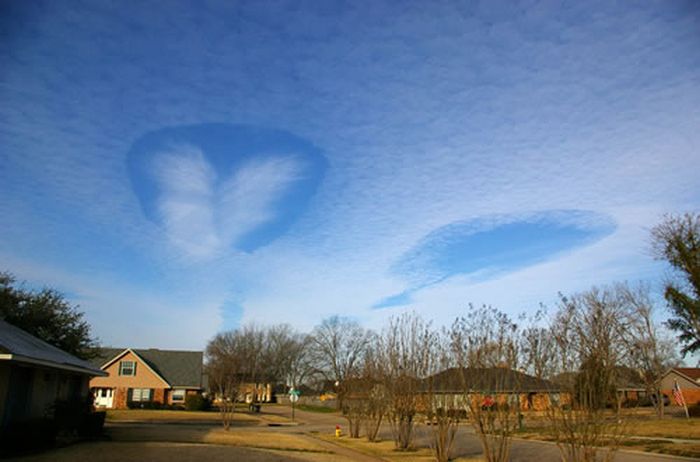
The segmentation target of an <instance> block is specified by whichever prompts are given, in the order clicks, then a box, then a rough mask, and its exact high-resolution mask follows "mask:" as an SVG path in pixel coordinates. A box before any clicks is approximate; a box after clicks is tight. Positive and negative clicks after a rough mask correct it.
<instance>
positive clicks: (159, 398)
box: [90, 348, 206, 409]
mask: <svg viewBox="0 0 700 462" xmlns="http://www.w3.org/2000/svg"><path fill="white" fill-rule="evenodd" d="M202 360H203V354H202V352H201V351H171V350H157V349H147V350H145V349H131V348H126V349H124V348H106V349H103V350H102V352H101V354H100V356H99V357H98V358H96V359H95V360H93V364H94V365H96V366H98V367H99V368H100V369H101V370H103V371H104V372H106V373H107V377H95V378H94V379H93V380H91V381H90V389H91V390H92V392H93V394H94V395H95V406H98V407H105V408H110V409H125V408H127V407H129V405H130V404H131V405H132V406H134V405H136V406H138V405H139V404H144V403H151V402H155V403H159V404H168V405H180V404H182V405H184V403H185V397H186V396H187V395H190V394H199V393H202V392H203V391H204V387H205V386H206V384H205V383H203V380H204V376H203V373H202Z"/></svg>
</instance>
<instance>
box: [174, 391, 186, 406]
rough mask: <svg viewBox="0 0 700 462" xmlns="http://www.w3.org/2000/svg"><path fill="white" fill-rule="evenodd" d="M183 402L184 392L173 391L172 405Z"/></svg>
mask: <svg viewBox="0 0 700 462" xmlns="http://www.w3.org/2000/svg"><path fill="white" fill-rule="evenodd" d="M184 400H185V390H173V403H175V402H181V401H184Z"/></svg>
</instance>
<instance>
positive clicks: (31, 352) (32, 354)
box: [0, 320, 104, 375]
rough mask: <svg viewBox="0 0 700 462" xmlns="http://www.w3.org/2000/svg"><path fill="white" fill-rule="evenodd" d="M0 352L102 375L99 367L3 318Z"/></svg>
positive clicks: (42, 363) (0, 325)
mask: <svg viewBox="0 0 700 462" xmlns="http://www.w3.org/2000/svg"><path fill="white" fill-rule="evenodd" d="M0 354H6V355H12V356H11V358H10V361H18V362H24V363H31V364H38V365H42V366H46V367H53V368H58V369H66V370H72V371H75V372H79V373H82V374H88V375H104V372H103V371H101V370H100V368H99V367H94V366H93V365H92V364H90V363H89V362H87V361H84V360H82V359H80V358H76V357H75V356H73V355H71V354H69V353H66V352H65V351H63V350H61V349H60V348H56V347H55V346H53V345H50V344H48V343H46V342H45V341H43V340H41V339H39V338H37V337H34V336H33V335H31V334H30V333H28V332H25V331H23V330H22V329H20V328H19V327H16V326H13V325H12V324H10V323H8V322H5V321H3V320H0Z"/></svg>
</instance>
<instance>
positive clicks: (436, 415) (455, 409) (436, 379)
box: [424, 330, 464, 462]
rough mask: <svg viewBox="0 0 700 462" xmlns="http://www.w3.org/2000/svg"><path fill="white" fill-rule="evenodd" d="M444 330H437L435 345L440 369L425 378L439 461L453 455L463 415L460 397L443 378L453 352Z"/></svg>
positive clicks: (428, 414) (428, 417)
mask: <svg viewBox="0 0 700 462" xmlns="http://www.w3.org/2000/svg"><path fill="white" fill-rule="evenodd" d="M445 334H446V333H445V332H444V330H443V331H441V332H440V334H437V333H436V334H435V336H434V339H435V343H434V344H433V345H432V347H431V350H432V352H431V354H432V359H431V361H432V362H433V363H434V366H433V367H432V369H433V370H434V371H435V372H436V373H433V374H432V375H430V376H429V377H428V378H427V379H425V380H424V389H425V395H426V400H425V416H426V420H427V423H428V425H429V427H430V433H431V439H430V447H431V449H432V450H433V454H434V455H435V459H436V460H437V461H438V462H447V461H449V460H451V459H452V449H453V447H454V440H455V436H456V435H457V430H458V429H459V423H460V420H461V418H462V415H463V413H464V412H463V410H464V408H463V405H462V404H463V403H462V401H461V400H459V399H456V397H455V395H454V393H452V390H450V389H449V388H448V387H445V383H444V382H443V381H442V380H441V377H443V376H444V374H445V373H446V372H445V371H447V373H449V372H450V371H451V370H453V369H452V366H453V365H454V364H453V356H452V354H451V349H450V345H449V344H448V343H447V342H446V341H445V338H446V337H447V335H445Z"/></svg>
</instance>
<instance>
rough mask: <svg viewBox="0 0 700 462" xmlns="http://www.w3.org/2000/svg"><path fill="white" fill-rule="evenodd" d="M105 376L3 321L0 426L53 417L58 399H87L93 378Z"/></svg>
mask: <svg viewBox="0 0 700 462" xmlns="http://www.w3.org/2000/svg"><path fill="white" fill-rule="evenodd" d="M106 375H107V374H106V373H105V372H103V371H102V370H100V368H98V367H94V366H93V365H92V364H90V363H89V362H87V361H83V360H82V359H79V358H76V357H75V356H73V355H71V354H68V353H66V352H65V351H63V350H61V349H59V348H56V347H54V346H53V345H49V344H48V343H46V342H44V341H43V340H40V339H38V338H36V337H34V336H33V335H31V334H29V333H27V332H25V331H24V330H22V329H20V328H18V327H15V326H13V325H12V324H9V323H7V322H5V321H2V320H0V428H2V429H4V428H7V427H9V426H12V425H13V424H15V423H20V422H23V421H29V420H33V419H42V418H47V417H48V418H51V417H52V413H53V406H54V404H55V403H56V402H57V401H71V400H80V399H87V398H88V396H89V387H88V382H89V381H90V378H91V377H100V376H106Z"/></svg>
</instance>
